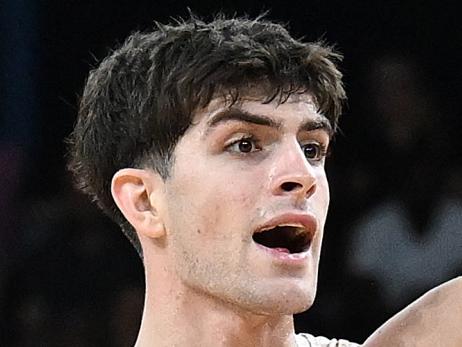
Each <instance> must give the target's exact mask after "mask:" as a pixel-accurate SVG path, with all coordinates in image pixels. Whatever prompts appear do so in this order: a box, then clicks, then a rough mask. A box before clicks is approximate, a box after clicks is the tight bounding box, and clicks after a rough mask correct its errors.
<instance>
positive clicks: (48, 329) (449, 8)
mask: <svg viewBox="0 0 462 347" xmlns="http://www.w3.org/2000/svg"><path fill="white" fill-rule="evenodd" d="M456 4H457V2H456V1H454V2H445V1H435V0H433V1H432V0H430V1H426V2H423V1H417V0H414V1H409V0H404V1H394V0H389V1H340V0H337V1H328V0H326V1H320V0H311V1H290V2H289V1H276V0H274V1H268V2H266V3H261V2H257V1H252V0H246V1H240V0H233V1H225V0H214V1H208V0H202V1H179V0H178V1H173V0H172V1H164V2H160V1H152V0H151V1H115V0H112V1H106V0H100V1H85V0H80V1H74V0H67V1H51V0H41V1H38V0H35V1H34V0H2V1H1V2H0V29H1V30H0V34H1V39H0V346H132V345H133V342H134V339H135V337H136V333H137V329H138V325H139V321H140V317H141V310H142V304H143V291H144V289H143V286H144V283H143V269H142V264H141V261H140V260H139V259H138V257H137V254H136V252H135V250H134V249H132V247H131V246H130V244H129V242H128V241H127V240H125V238H124V237H123V235H122V233H121V232H120V231H119V229H118V227H117V226H116V225H114V224H113V223H112V222H111V221H109V220H108V219H106V218H105V217H104V216H103V215H102V214H101V213H100V212H99V211H98V210H97V208H96V207H95V206H94V205H92V204H91V203H90V202H89V201H88V199H87V198H86V197H84V196H82V195H80V194H79V193H78V192H76V191H75V190H73V188H72V184H71V180H70V177H69V175H68V173H67V172H66V170H65V147H64V144H63V139H64V138H65V137H66V136H67V135H68V134H69V132H70V131H71V129H72V126H73V123H74V121H75V117H76V113H77V109H76V107H77V101H78V96H79V94H80V93H81V92H82V88H83V85H84V81H85V78H86V76H87V74H88V71H89V70H90V69H91V68H92V67H94V66H96V65H97V62H98V61H100V60H101V59H102V58H103V57H104V56H105V55H106V54H107V53H108V52H109V50H110V48H111V47H114V45H116V44H117V43H120V42H121V41H123V39H124V38H125V37H126V36H127V35H128V34H129V33H130V32H132V31H134V30H148V29H150V28H151V27H152V23H153V20H157V21H160V22H166V21H170V17H171V16H173V17H178V16H187V7H190V8H191V9H192V10H193V11H194V12H195V13H196V14H198V15H200V16H203V17H205V18H211V15H212V14H213V13H216V12H218V11H219V10H222V11H223V12H224V13H227V14H234V13H236V14H244V13H247V14H249V15H251V16H256V15H257V14H259V13H260V12H261V11H263V10H269V11H270V12H269V15H268V18H270V19H273V20H276V21H279V22H288V23H289V28H290V30H291V32H292V33H293V34H294V35H295V36H298V37H300V36H304V37H305V38H306V39H307V40H315V39H317V38H319V37H323V38H324V39H325V40H326V41H328V42H330V43H335V44H336V45H337V48H338V49H339V50H340V51H341V52H343V53H344V55H345V60H344V62H343V64H342V67H341V68H342V71H343V72H344V74H345V83H346V88H347V92H348V95H349V104H348V108H347V110H346V112H345V114H344V116H343V119H342V121H341V132H340V134H339V135H338V136H337V137H336V140H335V143H334V146H333V151H332V155H331V158H330V159H329V160H328V164H327V170H328V176H329V178H330V182H331V195H332V199H331V200H332V203H331V208H330V212H329V218H328V223H327V226H326V234H325V243H324V248H323V255H322V261H321V268H320V278H319V281H320V283H319V289H318V296H317V300H316V303H315V305H314V306H313V307H312V309H310V310H309V311H308V312H306V313H303V314H301V315H298V316H297V317H296V328H297V330H298V331H307V332H310V333H312V334H316V335H318V334H320V335H325V336H329V337H342V338H347V339H350V340H354V341H358V342H361V341H363V340H364V339H365V337H367V336H368V335H369V334H370V333H371V332H372V331H373V330H375V329H376V328H377V327H378V326H379V325H380V324H381V323H382V322H384V321H385V320H386V319H387V318H388V317H390V316H391V315H392V314H393V313H395V312H397V311H398V310H400V309H401V308H403V307H404V306H406V305H407V304H408V303H409V302H411V301H412V300H413V299H415V298H416V297H418V296H419V295H421V294H422V293H423V292H425V291H426V290H428V289H429V288H431V287H433V286H435V285H437V284H439V283H441V282H443V281H445V280H447V279H450V278H452V277H454V276H457V275H460V274H461V273H462V200H461V199H462V153H461V152H462V136H461V135H462V118H461V115H462V114H461V113H462V106H461V100H462V95H461V94H462V82H461V81H462V72H461V71H462V69H461V58H462V25H461V24H460V16H459V11H458V10H457V6H456Z"/></svg>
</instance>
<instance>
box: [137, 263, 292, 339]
mask: <svg viewBox="0 0 462 347" xmlns="http://www.w3.org/2000/svg"><path fill="white" fill-rule="evenodd" d="M159 260H160V259H157V260H153V261H159ZM157 264H159V263H157ZM146 268H147V269H149V268H151V267H149V266H146ZM162 268H163V269H165V267H161V266H157V267H156V269H158V270H157V271H156V273H152V272H153V271H150V270H147V271H146V298H145V307H144V312H143V317H142V321H141V327H140V332H139V335H138V339H137V341H136V344H135V347H153V346H155V347H164V346H165V347H167V346H168V347H170V346H178V347H182V346H192V347H193V346H198V347H199V346H200V347H208V346H214V347H215V346H223V347H225V346H226V347H234V346H239V347H246V346H249V347H250V346H262V347H264V346H271V347H292V346H295V337H294V325H293V317H292V316H291V315H277V316H271V315H261V314H255V313H251V312H248V311H245V310H243V309H241V308H238V307H237V306H236V305H232V304H229V303H225V302H223V301H220V300H219V299H217V298H213V297H211V296H209V295H207V294H206V293H203V292H200V291H198V290H195V289H193V288H190V287H187V286H185V285H184V284H179V281H178V280H172V279H171V272H168V271H167V270H159V269H162Z"/></svg>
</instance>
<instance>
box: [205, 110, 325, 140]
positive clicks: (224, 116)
mask: <svg viewBox="0 0 462 347" xmlns="http://www.w3.org/2000/svg"><path fill="white" fill-rule="evenodd" d="M229 121H238V122H245V123H251V124H256V125H263V126H267V127H271V128H275V129H280V128H282V123H281V122H279V121H276V120H274V119H272V118H271V117H268V116H265V115H261V114H258V115H257V114H253V113H249V112H247V111H245V110H241V109H239V108H235V107H234V108H228V109H226V110H223V111H221V112H218V113H217V114H215V115H214V116H212V117H211V118H210V119H209V120H208V121H207V131H206V133H208V132H209V131H210V130H211V129H213V128H215V127H217V126H218V125H219V124H221V123H226V122H229ZM299 130H302V131H315V130H324V131H326V132H327V133H328V134H329V137H331V136H332V135H333V129H332V126H331V124H330V122H329V120H328V119H327V118H326V117H324V116H322V115H319V116H318V117H317V118H316V119H314V120H313V119H310V120H308V121H306V122H304V123H303V124H302V125H301V126H300V129H299Z"/></svg>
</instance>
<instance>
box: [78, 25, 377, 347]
mask: <svg viewBox="0 0 462 347" xmlns="http://www.w3.org/2000/svg"><path fill="white" fill-rule="evenodd" d="M340 58H341V57H340V55H338V54H336V53H335V52H333V51H332V49H331V48H329V47H327V46H324V45H323V44H321V43H303V42H301V41H297V40H295V39H293V38H292V37H291V36H290V35H289V34H288V32H287V31H286V30H285V29H284V28H283V27H281V26H280V25H277V24H274V23H270V22H268V21H265V20H263V19H257V20H247V19H231V20H226V19H223V18H218V19H216V20H214V21H213V22H211V23H208V24H207V23H203V22H201V21H200V20H198V19H195V18H192V19H190V20H189V21H187V22H184V23H177V24H176V25H174V26H168V25H158V29H157V30H156V31H154V32H151V33H146V34H140V33H136V34H134V35H132V36H131V37H129V38H128V39H127V40H126V42H125V43H124V44H123V45H122V47H120V48H119V49H118V50H116V51H114V52H113V53H112V54H111V55H110V56H109V57H108V58H106V59H105V60H104V61H103V62H102V63H101V65H100V66H99V67H98V68H97V69H96V70H94V71H92V72H91V74H90V76H89V79H88V81H87V84H86V87H85V91H84V93H83V97H82V100H81V105H80V112H79V118H78V121H77V124H76V127H75V130H74V132H73V134H72V135H71V137H70V144H71V163H70V167H71V169H72V170H73V171H74V173H75V176H76V177H77V180H78V182H79V184H80V187H81V188H82V189H83V190H84V191H85V192H87V193H88V194H90V195H91V196H92V197H93V199H94V200H95V201H96V202H97V203H98V205H99V206H100V207H101V208H102V209H103V210H104V211H105V212H106V213H107V214H108V215H109V216H111V217H112V218H113V219H114V220H115V221H117V222H118V223H119V224H120V225H121V226H122V229H123V231H124V232H125V234H126V235H127V237H128V238H129V239H130V240H131V242H132V243H133V244H134V246H135V247H136V249H137V250H138V252H139V253H140V255H141V256H142V258H143V263H144V267H145V274H146V298H145V308H144V312H143V317H142V323H141V328H140V332H139V336H138V339H137V342H136V346H137V347H147V346H355V344H353V343H349V342H347V341H344V340H339V341H337V340H327V339H325V338H314V337H313V336H311V335H308V334H301V335H295V333H294V326H293V318H292V315H293V314H294V313H298V312H302V311H304V310H306V309H308V308H309V307H310V306H311V304H312V303H313V300H314V298H315V294H316V282H317V271H318V262H319V255H320V248H321V242H322V237H323V227H324V222H325V219H326V214H327V208H328V205H329V188H328V183H327V179H326V174H325V171H324V161H325V156H326V153H327V150H328V147H329V142H330V139H331V137H332V136H333V134H334V133H335V130H336V127H337V121H338V117H339V115H340V113H341V108H342V103H343V101H344V100H345V92H344V89H343V86H342V82H341V73H340V72H339V71H338V70H337V68H336V66H335V62H337V61H338V60H340ZM385 335H386V334H385ZM381 336H384V335H383V334H382V335H381Z"/></svg>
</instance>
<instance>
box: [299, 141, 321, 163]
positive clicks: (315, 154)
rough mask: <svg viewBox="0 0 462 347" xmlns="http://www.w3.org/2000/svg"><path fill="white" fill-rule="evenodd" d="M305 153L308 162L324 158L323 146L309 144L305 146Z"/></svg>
mask: <svg viewBox="0 0 462 347" xmlns="http://www.w3.org/2000/svg"><path fill="white" fill-rule="evenodd" d="M303 153H304V154H305V157H306V159H308V160H319V159H321V157H322V149H321V146H320V145H319V144H317V143H308V144H306V145H304V146H303Z"/></svg>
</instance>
